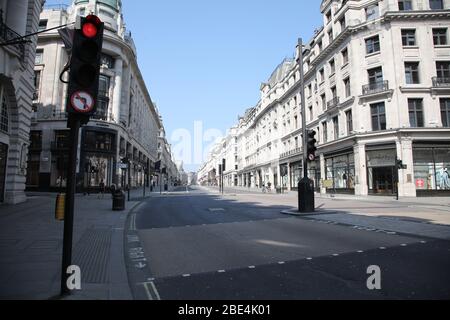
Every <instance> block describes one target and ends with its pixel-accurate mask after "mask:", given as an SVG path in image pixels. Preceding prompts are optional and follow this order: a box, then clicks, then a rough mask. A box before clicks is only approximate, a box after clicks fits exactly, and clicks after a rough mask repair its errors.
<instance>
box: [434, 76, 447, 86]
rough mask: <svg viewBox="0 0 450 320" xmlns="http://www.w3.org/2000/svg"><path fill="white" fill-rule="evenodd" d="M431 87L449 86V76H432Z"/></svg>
mask: <svg viewBox="0 0 450 320" xmlns="http://www.w3.org/2000/svg"><path fill="white" fill-rule="evenodd" d="M432 81H433V88H449V87H450V78H443V77H433V78H432Z"/></svg>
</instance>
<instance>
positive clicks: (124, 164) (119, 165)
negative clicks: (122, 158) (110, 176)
mask: <svg viewBox="0 0 450 320" xmlns="http://www.w3.org/2000/svg"><path fill="white" fill-rule="evenodd" d="M117 168H119V169H128V165H127V164H126V163H118V164H117Z"/></svg>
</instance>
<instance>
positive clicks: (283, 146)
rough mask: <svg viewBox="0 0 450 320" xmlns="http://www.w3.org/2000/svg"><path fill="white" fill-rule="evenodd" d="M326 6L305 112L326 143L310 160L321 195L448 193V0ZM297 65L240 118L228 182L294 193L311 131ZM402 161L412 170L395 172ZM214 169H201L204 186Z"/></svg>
mask: <svg viewBox="0 0 450 320" xmlns="http://www.w3.org/2000/svg"><path fill="white" fill-rule="evenodd" d="M320 10H321V12H322V14H323V26H322V27H321V28H319V29H317V30H316V32H315V34H314V36H313V37H312V39H311V40H310V41H308V42H307V43H306V44H307V46H306V47H305V49H304V60H303V68H304V72H305V83H304V87H305V104H306V114H305V115H304V116H305V117H306V121H307V127H308V129H313V130H315V131H316V132H317V133H318V137H319V139H318V140H319V148H318V149H319V150H318V153H317V155H318V160H317V161H316V162H315V163H311V164H309V176H310V178H311V179H313V180H315V183H316V187H317V191H318V192H322V193H327V192H328V193H351V194H357V195H368V194H392V193H394V192H396V188H397V185H398V188H399V194H400V195H401V196H410V197H415V196H423V195H433V194H442V195H447V194H450V176H449V173H448V170H449V169H450V42H449V41H450V36H449V29H450V0H409V1H407V0H400V1H397V0H381V1H377V0H358V1H356V0H348V1H343V0H324V1H322V4H321V7H320ZM295 61H296V60H295V59H292V60H285V61H283V62H282V63H281V64H280V66H279V67H278V68H277V69H276V70H275V72H274V73H273V75H272V77H271V78H270V79H269V81H268V82H267V83H263V84H262V85H261V100H260V101H259V102H258V103H257V105H256V106H255V107H253V108H251V109H249V110H248V111H247V112H246V114H245V116H244V117H242V118H241V120H240V122H239V124H238V127H239V130H238V132H239V133H238V138H237V141H238V142H237V145H238V152H237V154H238V158H237V160H238V161H237V164H236V165H237V167H238V169H239V170H238V173H237V182H236V179H234V178H233V179H231V183H230V184H229V185H230V186H243V187H261V186H262V185H263V184H267V183H268V182H271V183H272V185H273V186H278V187H285V188H287V189H289V190H292V189H296V187H297V183H298V181H299V179H300V178H301V175H302V172H303V171H302V169H301V168H302V161H301V158H302V148H303V146H302V136H301V135H302V131H303V130H302V128H301V123H302V118H301V116H302V115H301V112H300V103H301V95H300V85H301V84H300V81H299V80H300V73H299V64H298V63H296V62H295ZM220 156H221V152H220V150H216V153H215V154H213V155H212V157H211V160H210V161H212V162H217V163H218V160H217V159H214V158H215V157H220ZM396 159H399V160H402V161H403V164H405V165H406V166H407V168H406V169H404V170H397V169H396ZM209 167H210V166H209V165H208V164H205V165H204V166H203V167H202V170H200V172H199V180H200V181H203V183H205V181H208V179H206V178H205V177H207V172H206V169H205V168H209ZM227 169H229V168H227ZM227 174H228V172H225V175H227ZM232 174H234V173H232ZM225 181H226V182H227V181H229V180H227V179H226V180H225ZM397 182H398V184H397ZM206 183H207V182H206Z"/></svg>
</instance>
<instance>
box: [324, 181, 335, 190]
mask: <svg viewBox="0 0 450 320" xmlns="http://www.w3.org/2000/svg"><path fill="white" fill-rule="evenodd" d="M323 187H324V188H327V189H330V188H333V180H323Z"/></svg>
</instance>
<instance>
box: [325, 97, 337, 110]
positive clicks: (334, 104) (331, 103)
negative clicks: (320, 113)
mask: <svg viewBox="0 0 450 320" xmlns="http://www.w3.org/2000/svg"><path fill="white" fill-rule="evenodd" d="M338 105H339V97H334V98H333V99H332V100H330V101H328V102H327V111H328V110H333V109H334V108H336V107H337V106H338Z"/></svg>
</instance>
